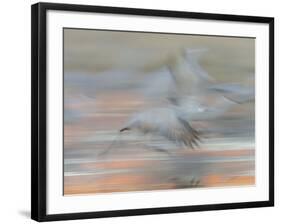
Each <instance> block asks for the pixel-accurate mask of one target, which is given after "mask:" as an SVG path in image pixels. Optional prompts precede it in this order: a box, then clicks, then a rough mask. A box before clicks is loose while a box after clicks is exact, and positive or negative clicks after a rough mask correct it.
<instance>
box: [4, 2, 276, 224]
mask: <svg viewBox="0 0 281 224" xmlns="http://www.w3.org/2000/svg"><path fill="white" fill-rule="evenodd" d="M60 2H63V3H77V4H91V5H108V6H120V7H122V6H123V7H139V8H154V9H167V10H185V11H195V12H210V13H226V14H242V15H256V16H270V17H275V31H276V32H275V57H276V60H275V62H276V66H275V77H276V78H275V86H276V91H275V97H276V103H275V113H276V117H275V121H276V126H275V131H276V132H275V133H276V142H275V149H276V150H275V152H276V153H275V158H276V159H275V160H276V168H275V169H276V175H275V179H276V197H275V198H276V206H275V207H274V208H257V209H237V210H228V211H211V212H196V213H182V214H169V215H153V216H151V215H150V216H137V217H122V218H107V219H98V220H79V221H68V222H60V223H85V224H86V223H96V224H102V223H103V224H107V223H122V224H129V223H217V224H219V223H228V224H234V223H235V224H236V223H257V224H258V223H266V222H270V223H279V222H280V221H279V222H278V219H280V213H281V204H280V203H281V198H280V190H279V189H280V187H281V183H280V180H281V179H280V175H281V172H280V168H281V167H280V163H278V160H279V158H280V151H279V148H280V146H281V141H280V138H278V135H279V134H280V128H281V126H280V125H281V121H280V117H279V116H278V114H280V113H281V104H280V100H279V96H281V90H280V88H279V89H278V88H277V85H278V84H280V81H281V80H280V76H279V73H280V65H279V63H278V62H279V58H280V41H279V40H280V38H281V35H280V34H281V33H280V19H281V16H280V6H278V1H273V0H268V1H245V0H235V1H234V0H230V1H224V0H212V1H203V0H196V1H180V0H173V1H166V2H164V1H149V0H119V1H114V0H92V1H90V0H88V1H86V0H80V1H78V0H76V1H74V0H72V1H71V0H68V1H63V0H61V1H60ZM31 3H35V1H21V0H18V1H16V0H14V1H5V2H3V3H2V4H1V13H0V15H1V20H0V23H1V26H0V27H1V35H0V38H1V41H0V54H1V66H0V74H1V78H2V79H1V80H2V81H1V82H0V85H1V86H0V92H1V93H0V102H1V110H0V114H1V116H0V131H1V141H0V150H1V157H0V160H1V161H0V166H1V169H0V172H1V173H0V177H1V184H0V207H1V209H0V213H1V215H0V222H1V223H15V224H17V223H35V222H34V221H32V220H30V218H29V216H30V5H31Z"/></svg>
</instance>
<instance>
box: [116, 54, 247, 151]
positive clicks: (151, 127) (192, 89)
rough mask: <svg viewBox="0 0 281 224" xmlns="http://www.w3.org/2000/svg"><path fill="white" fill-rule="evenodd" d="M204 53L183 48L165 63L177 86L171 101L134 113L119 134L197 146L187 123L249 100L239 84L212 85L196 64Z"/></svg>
mask: <svg viewBox="0 0 281 224" xmlns="http://www.w3.org/2000/svg"><path fill="white" fill-rule="evenodd" d="M205 51H206V50H204V49H199V50H197V49H192V50H190V49H185V50H184V51H183V52H182V53H181V54H180V55H178V56H176V57H175V58H174V59H173V60H172V61H171V62H170V63H169V64H168V70H167V71H169V75H170V76H171V77H172V79H171V80H173V82H174V83H173V84H174V85H175V86H176V93H175V94H173V95H171V96H170V97H168V98H169V100H170V102H169V103H168V104H167V105H166V106H165V107H157V108H152V109H147V110H144V111H141V112H138V113H136V114H134V115H133V116H132V117H131V118H130V119H129V121H128V122H127V123H126V124H125V125H124V126H123V128H121V129H120V132H121V133H123V132H125V131H138V132H141V133H142V134H145V135H147V134H150V135H159V136H162V137H164V138H166V139H168V140H170V141H172V142H174V143H176V144H180V145H184V146H185V147H190V148H193V147H194V146H198V142H199V141H200V136H199V132H198V131H197V130H195V129H194V128H193V127H192V126H191V124H190V122H192V121H194V120H208V119H214V118H216V117H218V116H221V115H222V114H224V113H225V111H227V110H228V109H229V108H231V107H232V106H233V105H235V104H237V103H242V102H246V101H247V100H248V99H251V95H252V92H251V91H248V92H247V91H246V89H243V88H242V87H241V86H239V85H236V86H235V85H231V84H217V83H215V81H214V79H213V78H212V77H210V76H209V74H208V73H207V72H206V71H205V70H204V69H203V68H202V67H201V66H200V65H199V62H198V60H199V58H200V56H201V55H202V53H204V52H205ZM242 90H243V91H242ZM227 94H228V95H236V97H237V96H240V102H239V101H238V100H237V101H235V100H234V99H232V98H231V97H227V96H226V95H227ZM210 95H212V96H214V97H213V98H214V100H213V101H212V102H211V103H210V102H208V98H209V96H210ZM242 96H243V97H242ZM163 151H165V150H163Z"/></svg>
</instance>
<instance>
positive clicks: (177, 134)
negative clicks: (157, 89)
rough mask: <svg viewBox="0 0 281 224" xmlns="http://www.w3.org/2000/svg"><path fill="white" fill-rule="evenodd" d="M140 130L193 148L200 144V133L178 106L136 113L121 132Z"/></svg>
mask: <svg viewBox="0 0 281 224" xmlns="http://www.w3.org/2000/svg"><path fill="white" fill-rule="evenodd" d="M124 131H139V132H141V133H143V134H145V135H146V134H155V135H160V136H162V137H165V138H166V139H168V140H170V141H172V142H175V143H176V144H178V145H183V146H189V147H191V148H193V147H194V146H197V145H198V141H199V140H200V138H199V133H198V131H196V130H195V129H194V128H192V127H191V125H190V124H189V122H188V121H187V120H185V118H183V117H181V111H179V110H178V108H176V107H172V106H170V107H165V108H153V109H150V110H145V111H143V112H140V113H137V114H136V115H134V116H133V117H132V118H131V119H130V120H129V121H128V123H127V124H126V125H125V127H124V128H122V129H121V130H120V132H124Z"/></svg>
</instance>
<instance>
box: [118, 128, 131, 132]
mask: <svg viewBox="0 0 281 224" xmlns="http://www.w3.org/2000/svg"><path fill="white" fill-rule="evenodd" d="M129 130H130V128H122V129H121V130H120V132H123V131H129Z"/></svg>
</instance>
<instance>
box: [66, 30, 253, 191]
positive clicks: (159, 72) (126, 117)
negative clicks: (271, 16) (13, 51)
mask: <svg viewBox="0 0 281 224" xmlns="http://www.w3.org/2000/svg"><path fill="white" fill-rule="evenodd" d="M63 88H64V89H63V95H64V98H63V102H64V103H63V111H64V112H63V117H64V119H63V125H64V126H63V132H64V134H63V136H64V142H63V144H64V148H63V167H64V184H63V185H64V186H63V188H64V189H63V193H64V195H66V196H68V195H72V196H75V195H91V194H108V193H116V192H119V193H120V192H124V193H125V192H139V191H162V190H178V189H186V190H194V189H200V188H228V187H243V186H254V185H255V183H256V181H255V38H251V37H230V36H209V35H195V34H192V35H189V34H172V33H152V32H151V33H149V32H135V31H134V32H133V31H113V30H95V29H79V28H77V29H76V28H75V29H74V28H64V29H63Z"/></svg>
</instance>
